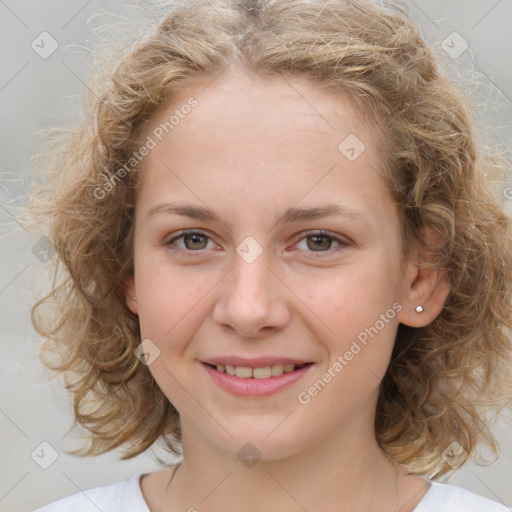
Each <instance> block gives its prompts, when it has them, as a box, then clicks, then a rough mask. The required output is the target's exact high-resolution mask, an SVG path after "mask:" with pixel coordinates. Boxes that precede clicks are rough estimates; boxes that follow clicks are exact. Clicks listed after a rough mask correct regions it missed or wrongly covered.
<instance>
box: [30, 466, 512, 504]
mask: <svg viewBox="0 0 512 512" xmlns="http://www.w3.org/2000/svg"><path fill="white" fill-rule="evenodd" d="M141 476H142V475H135V476H133V477H132V478H130V479H129V480H126V481H124V482H118V483H116V484H112V485H106V486H103V487H95V488H94V489H89V490H86V491H84V492H83V493H82V492H77V493H76V494H73V495H71V496H68V497H66V498H62V499H60V500H57V501H54V502H53V503H50V504H48V505H45V506H43V507H40V508H38V509H36V510H33V511H32V512H98V510H101V511H104V512H151V511H150V509H149V507H148V506H147V504H146V502H145V501H144V496H143V495H142V491H141V488H140V478H141ZM414 512H512V508H509V507H507V506H505V505H502V504H500V503H497V502H495V501H492V500H489V499H487V498H483V497H482V496H478V495H477V494H474V493H472V492H470V491H468V490H466V489H464V488H462V487H457V486H455V485H449V484H441V483H439V482H434V481H432V482H431V486H430V488H429V490H428V491H427V493H426V494H425V496H424V497H423V499H422V500H421V502H420V503H419V505H418V506H417V507H416V508H415V509H414Z"/></svg>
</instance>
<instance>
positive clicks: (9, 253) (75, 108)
mask: <svg viewBox="0 0 512 512" xmlns="http://www.w3.org/2000/svg"><path fill="white" fill-rule="evenodd" d="M133 3H134V4H135V3H137V2H133ZM408 4H409V5H410V8H411V11H412V12H413V14H414V16H415V17H416V19H417V20H418V22H419V23H420V25H421V27H422V32H423V34H424V37H425V38H426V39H428V40H430V41H432V42H434V43H436V44H437V46H438V48H439V54H440V55H443V56H444V57H445V60H446V63H447V65H449V66H451V67H450V73H452V74H453V76H456V77H460V79H461V80H464V81H465V83H466V87H467V92H468V94H471V95H472V96H473V98H474V99H475V100H476V101H478V102H480V103H482V104H485V105H486V106H485V109H484V108H483V107H482V109H481V112H482V113H483V120H484V122H485V123H486V125H487V126H488V128H489V129H490V130H491V133H492V135H493V136H494V137H495V139H496V140H497V141H498V143H499V144H500V148H501V150H502V151H503V152H506V153H507V154H508V155H510V148H511V147H512V65H511V64H512V57H511V55H512V51H511V50H512V30H511V26H512V23H511V22H512V0H498V1H497V0H485V1H484V0H478V1H476V0H472V1H468V0H456V1H449V2H448V1H446V0H416V1H415V2H408ZM105 10H107V11H108V10H112V11H115V12H117V13H123V12H124V11H123V4H122V3H121V2H114V1H108V2H100V1H91V0H90V1H83V0H80V1H77V0H73V1H67V2H62V1H61V2H57V1H55V0H52V1H45V2H42V1H39V0H25V1H20V2H15V1H14V0H0V24H1V27H0V38H1V46H0V48H1V64H0V66H1V71H2V72H1V73H0V105H1V111H0V116H1V124H0V126H1V127H2V136H1V141H0V144H1V147H0V166H1V167H0V179H1V187H0V217H1V218H0V230H1V231H0V238H1V242H2V243H1V248H0V251H1V255H0V261H1V262H2V266H1V269H2V271H1V275H0V315H1V319H0V322H1V334H2V338H1V343H2V344H1V355H2V357H1V358H0V433H1V440H0V450H1V453H0V460H1V463H0V464H1V466H0V472H1V474H0V476H1V478H0V512H2V511H20V512H23V511H30V510H32V509H33V508H35V507H36V506H40V505H42V504H44V503H47V502H49V501H53V500H55V499H57V498H59V497H62V496H65V495H69V494H72V493H75V492H78V491H79V490H82V489H88V488H91V487H96V486H100V485H107V484H110V483H114V482H117V481H120V480H125V479H127V478H129V477H130V476H132V475H135V474H140V473H144V472H150V471H153V470H155V469H158V468H159V467H160V466H159V465H158V464H157V462H155V460H154V459H153V458H151V457H150V455H149V454H144V455H142V456H139V457H137V458H135V459H132V460H130V461H120V460H118V459H117V455H118V454H117V453H111V454H107V455H103V456H99V457H91V458H75V457H71V456H68V455H66V454H65V453H63V450H65V449H70V448H72V447H77V446H78V443H77V439H78V438H77V434H78V431H77V430H74V431H72V432H70V433H68V429H69V427H70V425H71V418H72V416H71V412H72V409H71V401H70V398H69V397H68V396H67V394H66V392H65V391H64V390H63V387H62V385H61V384H60V383H59V382H58V381H54V382H50V381H49V380H48V377H49V373H47V372H46V371H45V369H44V367H43V365H42V364H41V363H40V362H39V360H38V351H39V339H38V335H37V334H36V333H35V332H34V330H33V328H32V326H31V323H30V317H29V308H30V305H31V303H32V302H33V301H34V296H40V295H41V292H42V290H43V289H44V287H45V284H46V282H47V278H46V276H45V274H44V272H41V268H43V267H44V265H43V261H41V260H40V259H39V258H38V257H37V254H38V252H37V247H38V246H37V245H36V244H37V243H38V237H36V236H34V235H32V234H29V233H27V232H26V231H25V229H24V228H23V227H22V226H21V225H19V224H18V223H17V222H16V220H15V219H14V216H13V215H14V213H15V208H16V207H17V206H20V205H23V204H24V197H25V195H26V190H27V185H28V181H27V178H28V174H29V165H28V163H27V158H28V156H29V155H31V154H33V153H34V152H35V151H36V150H37V149H38V147H39V145H40V143H41V137H40V134H39V133H38V132H40V131H41V130H42V129H44V128H47V127H50V126H56V125H62V124H72V123H75V122H77V121H78V120H79V119H80V108H81V94H82V90H83V87H84V84H83V83H82V80H83V76H84V72H85V69H86V57H85V56H86V52H84V50H83V47H84V46H87V45H88V41H89V40H91V39H93V34H92V32H91V26H90V25H89V24H88V19H89V18H90V16H91V15H93V14H97V13H99V12H102V11H105ZM94 23H95V25H96V26H97V25H98V24H99V22H97V21H96V22H94ZM43 31H46V32H49V33H50V34H51V35H52V37H53V38H54V39H55V40H56V41H57V42H58V45H59V46H58V48H57V50H56V51H55V52H54V53H53V54H52V55H51V56H49V57H48V58H42V57H41V56H40V55H38V54H37V53H36V52H35V51H34V50H33V49H32V47H31V43H32V41H33V40H35V39H36V38H37V37H38V36H39V34H41V32H43ZM454 31H456V32H457V33H458V34H460V35H461V36H462V37H463V38H464V40H466V41H467V43H468V45H469V48H468V49H467V50H466V51H465V52H464V53H462V54H461V55H460V56H459V57H457V58H453V57H450V56H449V55H447V54H446V52H444V51H443V49H442V42H443V40H445V39H446V38H447V36H448V35H449V34H451V33H452V32H454ZM510 184H511V183H510V182H508V181H507V180H506V179H503V180H502V181H501V182H498V183H497V184H496V193H497V195H498V196H500V197H501V199H502V200H503V204H504V206H505V208H506V211H507V212H511V203H512V200H510V199H511V196H510V195H507V194H506V193H504V190H505V189H506V187H507V186H509V185H510ZM35 245H36V249H34V246H35ZM496 432H497V434H498V439H499V441H500V444H501V448H502V456H501V458H500V459H499V461H498V462H497V463H495V464H494V465H492V466H490V467H484V468H482V467H478V466H474V465H472V464H467V465H465V466H464V467H463V468H462V469H461V470H459V471H458V472H457V473H456V474H455V475H454V476H452V477H451V478H450V479H449V480H448V482H449V483H452V484H455V485H460V486H462V487H465V488H467V489H469V490H471V491H473V492H476V493H478V494H481V495H484V496H488V497H489V498H492V499H494V500H496V501H500V502H502V503H504V504H506V505H508V506H512V486H511V485H510V484H511V482H512V440H511V423H510V420H509V422H508V423H507V422H505V421H504V419H501V420H500V421H499V422H498V423H496ZM42 442H47V443H49V444H50V445H51V447H52V448H49V447H48V446H47V445H43V446H40V444H41V443H42ZM34 450H35V452H34ZM52 450H55V453H56V454H57V455H58V457H57V459H56V460H55V462H53V463H52V464H51V465H50V466H49V467H48V468H47V469H43V468H42V467H40V465H39V464H44V463H45V462H47V463H48V462H51V459H50V458H48V457H51V454H52V453H53V452H52ZM38 453H39V454H44V456H40V457H39V459H38V457H37V454H38ZM31 454H34V455H33V458H32V456H31ZM160 455H162V453H161V452H160ZM164 455H165V454H164ZM45 457H46V459H45ZM36 460H37V461H39V464H38V463H36ZM105 512H106V511H105Z"/></svg>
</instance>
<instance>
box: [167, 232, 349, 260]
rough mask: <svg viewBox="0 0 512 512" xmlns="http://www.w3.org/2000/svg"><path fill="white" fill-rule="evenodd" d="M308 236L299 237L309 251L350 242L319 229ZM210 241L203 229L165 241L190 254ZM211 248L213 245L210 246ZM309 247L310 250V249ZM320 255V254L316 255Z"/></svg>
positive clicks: (173, 248) (336, 248)
mask: <svg viewBox="0 0 512 512" xmlns="http://www.w3.org/2000/svg"><path fill="white" fill-rule="evenodd" d="M305 235H306V236H303V237H302V238H301V239H299V241H300V242H302V241H303V240H306V247H307V249H301V250H306V251H307V252H322V253H325V252H333V251H338V250H341V249H342V248H343V247H346V246H348V245H350V244H349V242H347V241H346V240H344V239H342V238H340V237H337V236H334V235H331V234H329V233H327V232H326V231H322V230H318V231H306V232H305ZM308 239H311V240H312V242H311V243H308V242H307V240H308ZM179 240H182V242H183V244H182V246H180V245H181V244H178V243H176V242H177V241H179ZM208 241H212V240H211V238H210V237H209V236H208V235H206V234H205V233H203V232H202V231H194V230H190V231H182V232H181V233H180V234H179V235H178V236H175V237H173V238H171V239H170V240H168V241H166V242H165V245H166V246H167V247H169V248H170V249H171V250H172V251H174V252H187V253H189V255H192V254H191V253H194V252H195V253H201V252H202V250H203V249H207V248H208V247H207V246H208ZM333 241H334V242H336V243H337V244H338V246H337V247H335V248H334V249H333V251H331V245H332V242H333ZM210 248H211V247H210ZM308 249H309V250H308ZM315 257H318V256H315Z"/></svg>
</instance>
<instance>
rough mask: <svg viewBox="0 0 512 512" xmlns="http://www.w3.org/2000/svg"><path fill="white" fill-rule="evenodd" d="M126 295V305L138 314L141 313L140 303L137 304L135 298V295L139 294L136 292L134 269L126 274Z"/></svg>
mask: <svg viewBox="0 0 512 512" xmlns="http://www.w3.org/2000/svg"><path fill="white" fill-rule="evenodd" d="M124 283H125V285H124V296H125V300H126V305H127V306H128V309H129V310H130V311H131V312H132V313H135V314H136V315H138V314H139V305H138V304H137V301H135V300H134V297H136V296H137V294H136V293H135V276H134V274H133V270H129V271H127V272H126V274H125V275H124Z"/></svg>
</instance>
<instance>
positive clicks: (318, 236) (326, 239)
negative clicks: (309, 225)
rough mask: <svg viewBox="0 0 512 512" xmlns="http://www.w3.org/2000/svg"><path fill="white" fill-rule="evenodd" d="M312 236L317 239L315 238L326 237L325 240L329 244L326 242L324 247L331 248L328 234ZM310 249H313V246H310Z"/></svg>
mask: <svg viewBox="0 0 512 512" xmlns="http://www.w3.org/2000/svg"><path fill="white" fill-rule="evenodd" d="M310 238H312V239H315V240H318V239H319V238H323V239H324V241H326V242H327V245H326V244H324V247H323V248H324V249H329V245H330V241H329V239H328V237H327V236H325V235H313V236H311V237H310ZM315 243H317V242H316V241H315ZM320 245H321V244H320ZM310 249H312V247H310Z"/></svg>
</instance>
